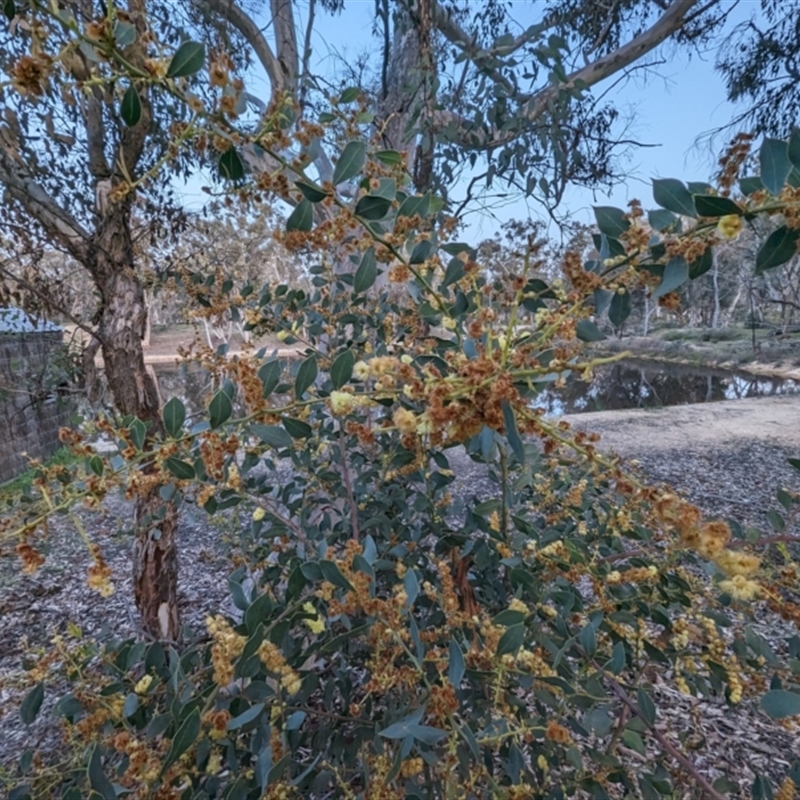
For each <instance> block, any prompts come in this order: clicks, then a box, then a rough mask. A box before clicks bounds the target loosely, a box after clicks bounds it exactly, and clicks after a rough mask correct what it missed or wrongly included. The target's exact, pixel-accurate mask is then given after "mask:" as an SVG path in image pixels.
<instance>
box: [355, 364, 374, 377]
mask: <svg viewBox="0 0 800 800" xmlns="http://www.w3.org/2000/svg"><path fill="white" fill-rule="evenodd" d="M370 372H371V369H370V366H369V364H368V363H367V362H366V361H356V363H355V364H353V377H354V378H355V379H356V380H358V381H365V380H366V379H367V378H369V376H370Z"/></svg>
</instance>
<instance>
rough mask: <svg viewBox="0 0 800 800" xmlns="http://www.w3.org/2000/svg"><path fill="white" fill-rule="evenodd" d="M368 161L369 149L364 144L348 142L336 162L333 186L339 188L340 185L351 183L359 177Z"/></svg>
mask: <svg viewBox="0 0 800 800" xmlns="http://www.w3.org/2000/svg"><path fill="white" fill-rule="evenodd" d="M366 161H367V148H366V145H365V144H364V142H361V141H353V142H348V143H347V144H346V145H345V148H344V150H342V155H341V156H340V157H339V160H338V161H337V162H336V167H335V168H334V170H333V180H332V183H333V185H334V186H338V185H339V184H340V183H344V182H345V181H349V180H350V178H353V177H355V176H356V175H358V173H359V172H361V170H362V168H363V167H364V164H365V163H366Z"/></svg>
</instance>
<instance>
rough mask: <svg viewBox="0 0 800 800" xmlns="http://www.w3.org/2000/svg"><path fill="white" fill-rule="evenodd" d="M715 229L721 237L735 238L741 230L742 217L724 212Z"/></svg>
mask: <svg viewBox="0 0 800 800" xmlns="http://www.w3.org/2000/svg"><path fill="white" fill-rule="evenodd" d="M717 230H718V231H719V233H720V236H722V238H723V239H728V240H730V239H735V238H736V237H737V236H738V235H739V234H740V233H741V231H742V218H741V217H740V216H739V215H738V214H726V215H725V216H724V217H720V218H719V222H718V223H717Z"/></svg>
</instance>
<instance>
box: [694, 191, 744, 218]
mask: <svg viewBox="0 0 800 800" xmlns="http://www.w3.org/2000/svg"><path fill="white" fill-rule="evenodd" d="M694 207H695V208H696V209H697V213H698V215H699V216H701V217H726V216H729V215H731V214H735V215H737V216H742V215H743V214H744V210H743V209H741V208H740V207H739V206H738V205H737V204H736V203H734V202H733V200H731V199H730V198H729V197H714V196H713V195H707V194H696V195H694Z"/></svg>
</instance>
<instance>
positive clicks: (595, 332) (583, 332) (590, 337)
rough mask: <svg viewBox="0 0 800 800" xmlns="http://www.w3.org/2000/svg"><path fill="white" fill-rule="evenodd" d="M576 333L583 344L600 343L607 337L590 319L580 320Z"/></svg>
mask: <svg viewBox="0 0 800 800" xmlns="http://www.w3.org/2000/svg"><path fill="white" fill-rule="evenodd" d="M575 333H576V335H577V336H578V338H579V339H580V340H581V341H582V342H600V341H602V340H603V339H605V338H606V335H605V334H604V333H603V332H602V331H601V330H600V328H598V327H597V325H595V324H594V322H592V321H591V320H590V319H581V320H578V324H577V325H576V326H575Z"/></svg>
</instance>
